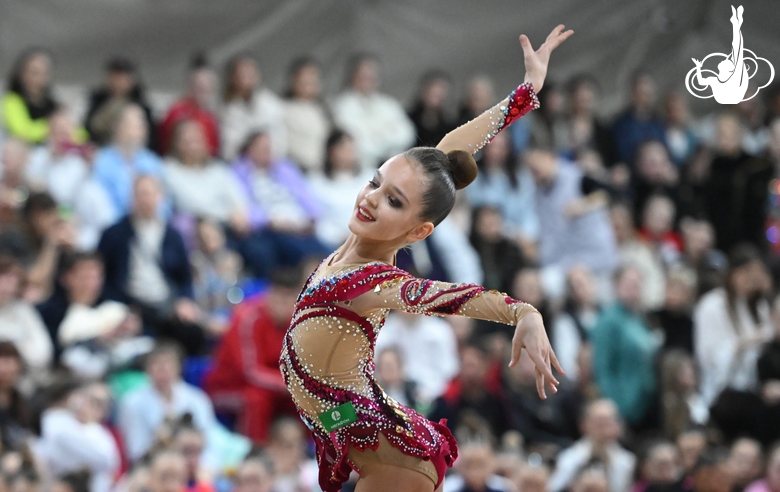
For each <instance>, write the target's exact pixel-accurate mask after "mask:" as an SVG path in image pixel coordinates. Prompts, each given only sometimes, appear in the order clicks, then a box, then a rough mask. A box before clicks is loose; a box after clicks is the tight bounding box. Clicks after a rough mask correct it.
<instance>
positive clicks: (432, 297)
mask: <svg viewBox="0 0 780 492" xmlns="http://www.w3.org/2000/svg"><path fill="white" fill-rule="evenodd" d="M354 302H355V307H356V308H358V309H360V310H361V311H371V310H375V309H400V310H403V311H406V312H409V313H415V314H424V315H438V316H466V317H469V318H475V319H484V320H489V321H496V322H499V323H506V324H508V325H517V323H518V322H519V321H520V320H521V319H522V318H523V316H525V315H526V314H528V313H531V312H538V311H537V310H536V308H534V307H533V306H531V305H530V304H528V303H525V302H522V301H518V300H516V299H513V298H511V297H509V296H508V295H506V294H503V293H501V292H498V291H495V290H487V289H485V288H484V287H481V286H479V285H476V284H452V283H449V282H439V281H436V280H427V279H420V278H415V277H412V276H411V275H409V274H406V275H405V276H398V277H396V278H393V279H391V280H386V281H383V282H377V283H376V285H375V286H374V287H373V288H372V289H371V290H369V291H367V292H365V293H364V294H361V295H360V296H358V297H356V298H355V299H354Z"/></svg>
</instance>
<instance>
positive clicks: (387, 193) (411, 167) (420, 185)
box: [348, 154, 433, 247]
mask: <svg viewBox="0 0 780 492" xmlns="http://www.w3.org/2000/svg"><path fill="white" fill-rule="evenodd" d="M421 173H422V171H421V170H420V168H419V166H418V165H417V164H415V163H413V162H411V161H410V160H408V159H407V158H406V157H405V156H403V155H401V154H399V155H397V156H395V157H393V158H391V159H389V160H387V161H386V162H385V163H384V164H382V167H380V168H379V169H378V170H377V172H376V174H375V175H374V178H373V179H372V180H371V181H369V182H368V183H366V185H365V186H364V187H363V189H361V190H360V192H358V196H357V199H356V200H355V211H354V213H353V214H352V216H351V217H350V219H349V224H348V225H349V230H350V231H351V232H352V233H353V234H355V235H357V236H360V237H361V238H363V239H367V240H373V241H381V242H383V243H390V244H392V245H397V246H398V247H401V246H404V245H406V244H409V243H412V242H414V241H418V240H420V239H424V238H425V237H427V236H428V235H429V234H430V233H431V232H432V231H433V227H432V226H433V224H431V223H430V222H423V221H422V220H420V213H421V211H422V197H423V193H424V192H425V190H426V185H427V183H426V179H425V178H424V177H423V176H422V175H421ZM429 226H430V227H429Z"/></svg>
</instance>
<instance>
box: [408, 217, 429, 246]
mask: <svg viewBox="0 0 780 492" xmlns="http://www.w3.org/2000/svg"><path fill="white" fill-rule="evenodd" d="M432 232H433V222H423V223H422V224H420V225H418V226H415V228H414V229H412V230H411V231H409V232H408V233H407V234H406V242H407V243H409V244H411V243H416V242H417V241H422V240H423V239H425V238H426V237H428V236H430V235H431V233H432Z"/></svg>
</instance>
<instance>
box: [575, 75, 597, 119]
mask: <svg viewBox="0 0 780 492" xmlns="http://www.w3.org/2000/svg"><path fill="white" fill-rule="evenodd" d="M570 104H571V109H572V112H573V113H574V114H577V115H587V114H591V113H592V112H593V109H594V107H595V106H596V88H595V87H593V84H591V83H590V82H582V83H580V84H577V87H575V88H574V90H573V91H572V93H571V101H570Z"/></svg>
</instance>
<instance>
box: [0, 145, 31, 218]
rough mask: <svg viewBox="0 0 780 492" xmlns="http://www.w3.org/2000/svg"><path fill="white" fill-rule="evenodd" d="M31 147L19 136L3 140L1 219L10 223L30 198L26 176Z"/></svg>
mask: <svg viewBox="0 0 780 492" xmlns="http://www.w3.org/2000/svg"><path fill="white" fill-rule="evenodd" d="M29 157H30V148H29V147H28V146H27V144H26V143H25V142H23V141H22V140H19V139H17V138H9V139H7V140H5V141H4V142H3V145H2V155H0V159H2V161H0V164H2V170H3V172H2V175H0V221H1V222H2V223H3V224H8V223H10V222H12V221H14V220H15V219H16V218H17V214H18V212H19V211H20V210H21V209H23V207H24V204H25V201H26V200H27V198H29V194H30V189H29V186H28V184H29V183H28V180H27V177H26V171H27V162H28V160H29Z"/></svg>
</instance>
